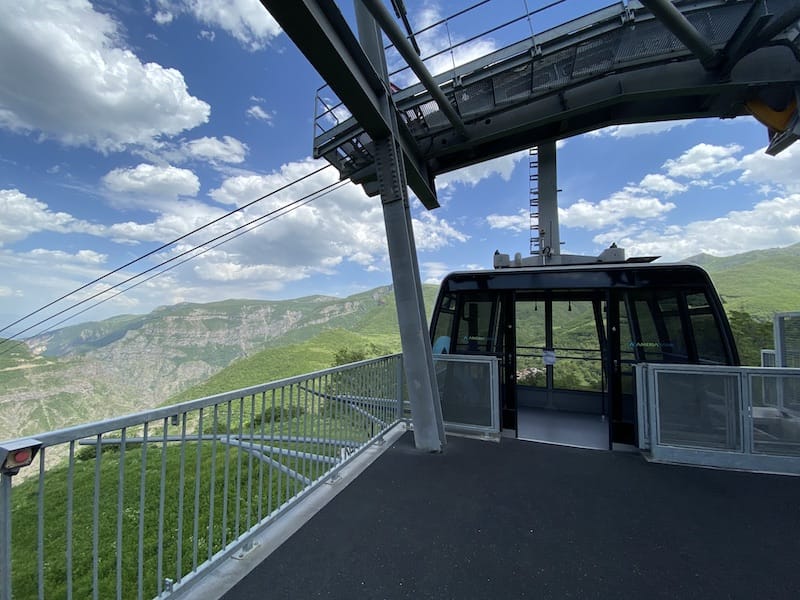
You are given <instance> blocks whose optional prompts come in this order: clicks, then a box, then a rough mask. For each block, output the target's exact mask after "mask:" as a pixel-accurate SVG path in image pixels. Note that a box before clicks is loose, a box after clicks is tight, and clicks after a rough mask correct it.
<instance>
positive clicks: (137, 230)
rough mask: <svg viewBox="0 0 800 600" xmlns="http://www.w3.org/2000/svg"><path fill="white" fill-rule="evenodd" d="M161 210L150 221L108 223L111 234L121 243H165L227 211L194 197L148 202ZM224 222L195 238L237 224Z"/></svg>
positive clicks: (209, 236)
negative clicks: (187, 199) (193, 198)
mask: <svg viewBox="0 0 800 600" xmlns="http://www.w3.org/2000/svg"><path fill="white" fill-rule="evenodd" d="M146 207H147V208H150V209H151V210H154V211H157V212H159V213H160V214H159V215H158V217H157V218H156V219H155V220H154V221H152V222H149V223H137V222H134V221H127V222H123V223H114V224H113V225H110V226H109V227H108V235H109V237H110V238H111V239H112V240H113V241H114V242H116V243H119V244H137V243H139V242H158V243H163V242H167V241H170V240H173V239H175V238H178V237H181V236H184V235H186V234H187V233H189V232H190V231H193V230H195V229H197V228H198V227H202V226H203V225H206V224H207V223H209V222H211V221H213V220H214V219H217V218H218V217H221V216H222V215H223V214H224V211H222V210H219V209H216V208H213V207H210V206H208V205H207V204H203V203H201V202H194V201H185V200H181V201H167V202H161V203H160V204H158V205H151V206H146ZM232 222H233V221H231V222H229V223H224V222H222V223H220V224H218V225H215V226H212V227H209V228H207V229H204V230H203V231H201V232H200V233H198V234H197V235H196V236H195V237H193V238H192V239H191V241H192V243H196V244H200V243H202V242H204V241H206V240H210V239H212V238H214V237H216V236H217V235H219V234H221V233H223V232H225V231H228V230H230V229H231V228H232V227H233V226H234V225H232V224H231V223H232Z"/></svg>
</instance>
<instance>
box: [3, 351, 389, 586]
mask: <svg viewBox="0 0 800 600" xmlns="http://www.w3.org/2000/svg"><path fill="white" fill-rule="evenodd" d="M402 381H403V376H402V357H401V356H400V355H395V356H388V357H383V358H379V359H375V360H369V361H363V362H360V363H355V364H352V365H347V366H343V367H338V368H334V369H329V370H326V371H320V372H317V373H313V374H310V375H303V376H300V377H295V378H292V379H286V380H282V381H278V382H274V383H269V384H264V385H260V386H255V387H251V388H247V389H242V390H238V391H232V392H227V393H224V394H219V395H216V396H211V397H207V398H202V399H199V400H193V401H190V402H185V403H182V404H178V405H174V406H169V407H164V408H159V409H156V410H150V411H146V412H142V413H138V414H135V415H130V416H126V417H120V418H115V419H111V420H107V421H103V422H99V423H92V424H89V425H83V426H79V427H72V428H69V429H64V430H61V431H54V432H50V433H45V434H42V435H38V436H36V438H35V439H25V440H14V441H11V442H4V443H0V463H1V464H2V465H3V469H2V471H3V472H2V474H0V478H1V481H0V484H1V485H0V516H1V517H2V518H0V600H10V599H11V598H26V599H27V598H68V599H69V598H76V599H81V600H83V599H85V598H94V599H103V600H105V599H111V598H119V599H121V598H153V597H169V596H171V595H172V594H173V593H174V594H175V595H176V596H178V595H180V596H184V597H190V593H189V590H190V589H191V588H192V586H193V585H194V584H195V583H198V582H199V581H201V580H202V579H203V577H205V576H208V575H210V574H211V573H212V572H213V570H214V568H215V567H216V566H217V565H219V564H220V563H221V562H222V561H223V559H226V558H228V557H230V556H232V555H234V554H235V553H236V552H239V551H242V550H243V549H246V548H247V546H248V544H250V543H251V541H250V540H252V537H253V536H254V535H255V534H258V533H260V532H261V531H262V530H264V528H266V527H267V526H268V525H270V524H271V523H272V522H273V521H274V520H275V519H277V518H278V517H279V516H280V515H281V514H283V513H284V512H285V511H286V510H287V509H288V508H290V507H292V506H294V505H295V504H296V503H297V502H298V501H299V500H300V499H301V498H303V497H304V496H305V495H307V494H308V493H310V492H311V491H312V490H313V489H314V488H315V487H317V486H319V485H320V484H322V483H324V482H325V481H328V480H330V479H331V478H332V477H333V476H335V474H336V472H337V471H338V470H339V469H341V468H342V466H343V465H344V464H346V463H347V462H348V461H349V460H350V459H352V458H353V457H354V456H355V455H357V454H358V453H360V452H361V451H362V450H364V449H366V448H367V447H368V446H369V445H371V444H373V443H374V442H376V441H377V440H380V439H381V436H382V435H383V434H384V433H385V432H386V431H387V430H388V429H390V428H391V427H392V426H394V425H395V424H396V423H397V422H398V421H399V420H400V419H401V418H402V408H403V385H402ZM37 452H38V454H37ZM31 461H32V464H31V465H30V466H26V463H28V462H31ZM37 465H38V469H37V468H36V466H37Z"/></svg>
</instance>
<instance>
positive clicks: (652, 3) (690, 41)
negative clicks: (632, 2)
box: [639, 0, 720, 70]
mask: <svg viewBox="0 0 800 600" xmlns="http://www.w3.org/2000/svg"><path fill="white" fill-rule="evenodd" d="M639 1H640V2H641V3H642V5H643V6H645V7H646V8H648V9H649V10H650V12H651V13H653V14H654V15H655V16H656V18H658V20H659V21H661V22H662V23H663V24H664V25H665V26H666V28H667V29H669V30H670V31H671V32H672V33H674V34H675V37H677V38H678V39H679V40H680V41H681V42H683V45H684V46H686V47H687V48H688V49H689V50H691V52H692V54H694V55H695V56H696V57H697V58H698V59H699V60H700V62H701V63H702V65H703V66H704V67H705V68H706V69H709V70H710V69H713V68H715V67H716V66H717V65H718V64H719V60H720V58H719V56H718V55H717V53H716V52H715V51H714V49H713V48H712V47H711V46H710V45H709V43H708V41H707V40H706V39H705V38H704V37H703V36H702V35H701V34H700V32H699V31H697V29H695V27H694V25H692V24H691V23H690V22H689V20H688V19H687V18H686V17H685V16H683V13H681V11H679V10H678V9H677V8H676V7H675V5H674V4H672V2H670V1H669V0H639Z"/></svg>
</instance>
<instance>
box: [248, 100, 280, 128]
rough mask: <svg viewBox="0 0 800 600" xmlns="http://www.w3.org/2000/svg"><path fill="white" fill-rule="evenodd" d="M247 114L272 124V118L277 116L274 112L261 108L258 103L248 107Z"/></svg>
mask: <svg viewBox="0 0 800 600" xmlns="http://www.w3.org/2000/svg"><path fill="white" fill-rule="evenodd" d="M247 116H248V117H252V118H253V119H258V120H259V121H266V122H267V123H269V124H272V120H273V119H274V118H275V113H274V112H267V111H265V110H264V109H263V108H261V107H260V106H259V105H258V104H254V105H253V106H251V107H250V108H248V109H247Z"/></svg>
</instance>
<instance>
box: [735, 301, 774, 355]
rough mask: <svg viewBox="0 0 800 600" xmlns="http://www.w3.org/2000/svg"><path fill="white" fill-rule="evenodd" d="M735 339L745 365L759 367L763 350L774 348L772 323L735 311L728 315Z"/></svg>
mask: <svg viewBox="0 0 800 600" xmlns="http://www.w3.org/2000/svg"><path fill="white" fill-rule="evenodd" d="M728 321H730V324H731V330H732V331H733V337H734V339H735V340H736V346H737V347H738V348H739V359H740V360H741V361H742V364H743V365H747V366H758V365H760V364H761V350H762V349H763V348H774V347H775V340H774V339H773V335H772V321H768V320H766V319H756V318H754V317H753V316H752V315H750V314H748V313H746V312H744V311H740V310H734V311H731V312H730V313H729V314H728Z"/></svg>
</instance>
